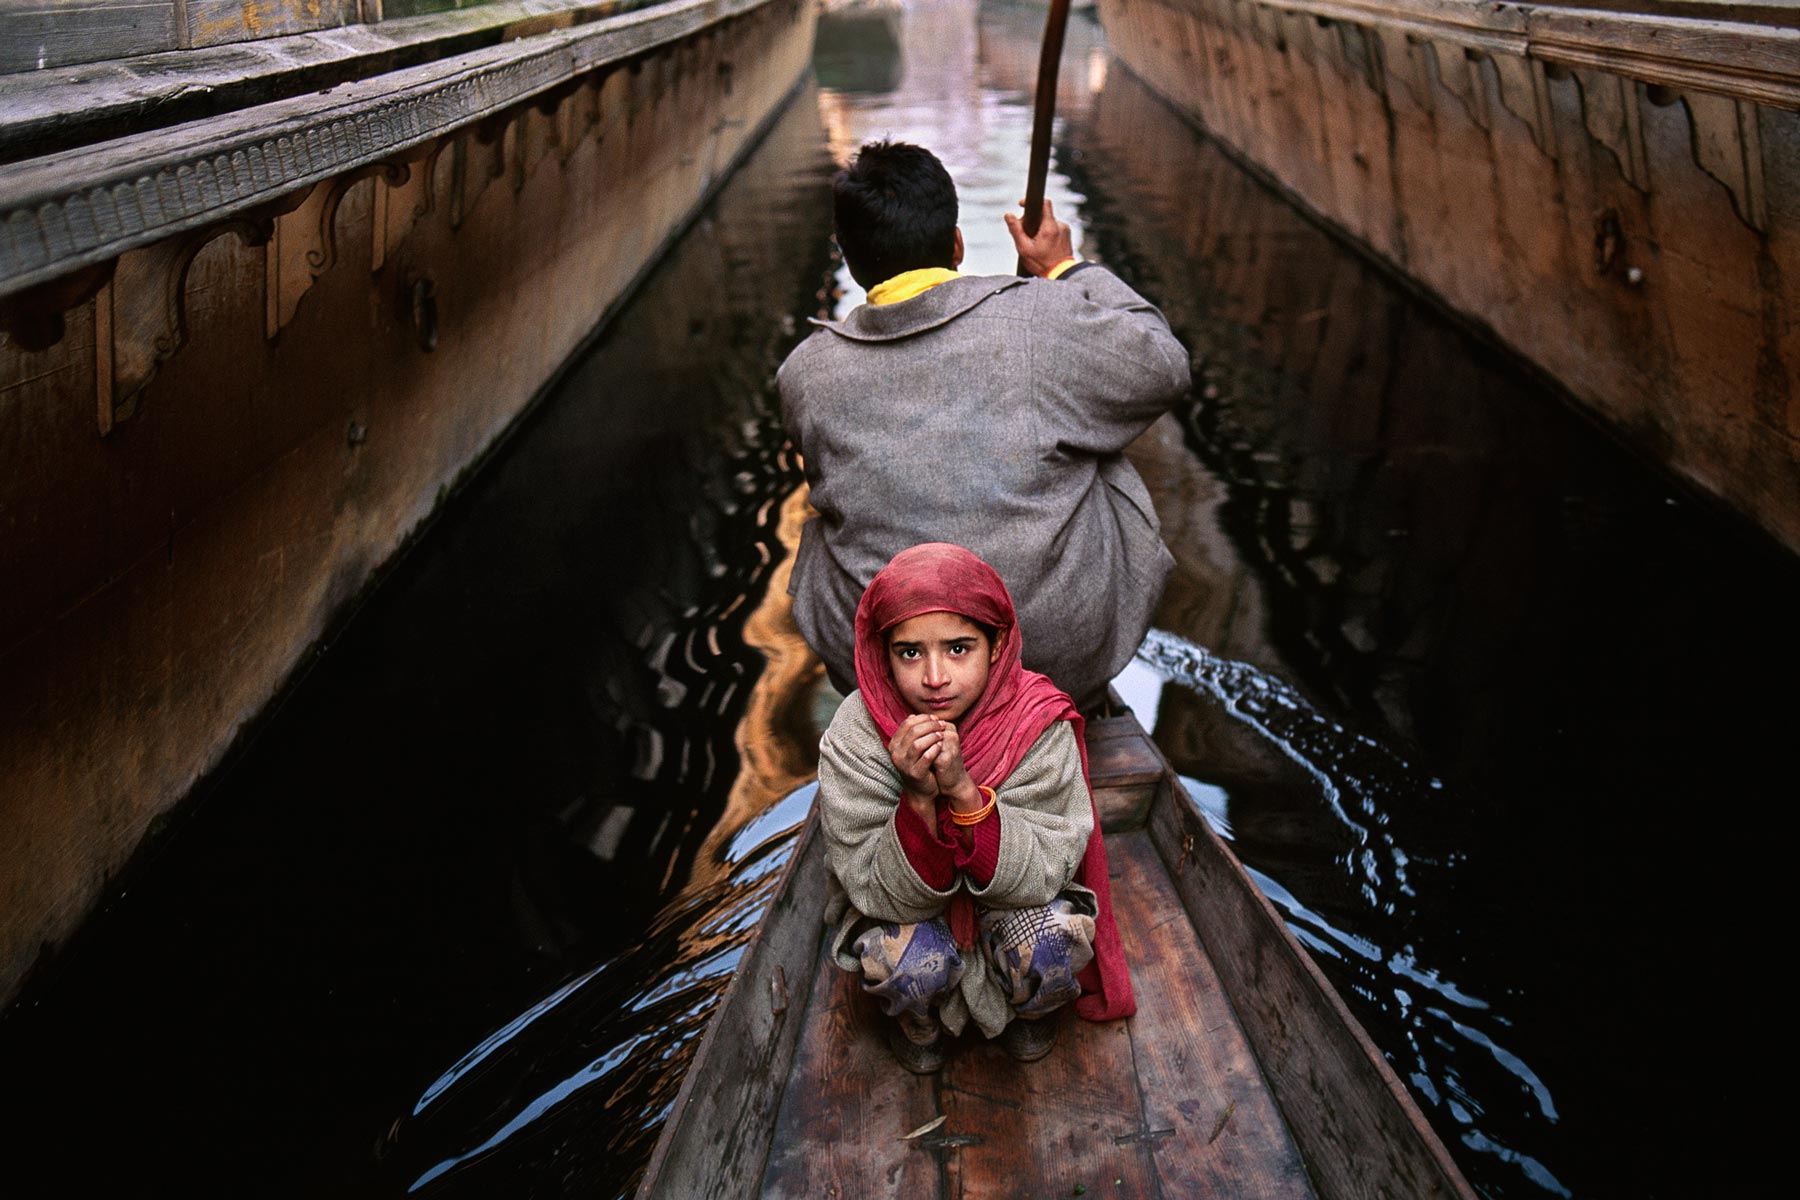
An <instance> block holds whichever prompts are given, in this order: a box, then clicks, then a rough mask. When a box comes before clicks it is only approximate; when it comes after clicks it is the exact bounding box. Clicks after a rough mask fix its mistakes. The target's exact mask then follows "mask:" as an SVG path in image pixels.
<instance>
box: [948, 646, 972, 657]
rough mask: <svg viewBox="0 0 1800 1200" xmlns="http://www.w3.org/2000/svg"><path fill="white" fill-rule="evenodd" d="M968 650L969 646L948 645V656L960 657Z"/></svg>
mask: <svg viewBox="0 0 1800 1200" xmlns="http://www.w3.org/2000/svg"><path fill="white" fill-rule="evenodd" d="M968 652H969V648H968V647H967V646H952V647H950V657H951V658H961V657H962V656H963V655H965V654H967V653H968Z"/></svg>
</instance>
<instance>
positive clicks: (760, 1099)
mask: <svg viewBox="0 0 1800 1200" xmlns="http://www.w3.org/2000/svg"><path fill="white" fill-rule="evenodd" d="M822 841H823V839H821V838H820V837H819V835H818V818H817V817H816V816H809V817H808V818H807V821H806V825H805V827H804V828H803V829H802V830H801V833H800V839H799V841H798V843H797V844H796V845H795V847H794V857H793V859H792V860H791V861H790V862H789V864H788V867H787V869H786V872H785V874H784V875H783V877H782V880H781V883H780V884H779V885H778V886H777V888H776V892H775V899H774V901H773V902H772V903H771V904H770V905H769V911H768V914H767V915H766V916H764V918H763V922H762V925H761V926H760V927H759V928H758V929H757V931H756V933H755V934H754V935H753V937H752V938H751V941H750V944H749V945H748V946H747V947H746V948H745V950H744V957H743V959H742V961H741V964H740V966H739V967H738V971H737V974H735V975H734V976H732V980H731V985H730V987H729V988H727V989H726V992H725V998H724V1000H723V1001H721V1002H720V1005H719V1011H718V1014H717V1015H716V1016H714V1017H713V1021H712V1025H711V1027H710V1028H708V1030H707V1034H706V1040H705V1042H704V1043H703V1044H702V1045H701V1047H700V1052H699V1053H698V1054H697V1055H695V1057H694V1061H693V1064H692V1065H691V1066H690V1067H689V1068H688V1073H687V1076H686V1077H685V1078H684V1079H683V1080H682V1082H681V1091H680V1092H679V1093H678V1094H677V1095H676V1097H675V1104H674V1107H673V1108H671V1109H670V1112H669V1118H668V1120H669V1127H670V1130H671V1134H670V1136H668V1137H666V1138H664V1139H662V1140H660V1141H658V1142H657V1145H656V1151H655V1153H654V1154H653V1155H652V1156H651V1159H650V1166H649V1167H648V1168H647V1169H646V1171H645V1172H644V1180H643V1183H642V1185H641V1186H640V1188H639V1190H638V1195H639V1196H643V1197H650V1196H670V1197H687V1196H713V1197H729V1196H749V1195H753V1194H754V1193H755V1189H756V1186H757V1181H758V1180H759V1179H760V1178H761V1176H762V1171H763V1163H764V1159H765V1158H766V1156H767V1155H768V1151H769V1135H770V1132H771V1130H772V1129H773V1128H774V1125H775V1118H776V1112H777V1110H778V1107H779V1105H780V1103H781V1097H782V1089H783V1087H784V1086H785V1085H786V1083H787V1078H788V1073H789V1070H790V1068H791V1066H792V1064H793V1061H794V1052H795V1048H796V1046H797V1045H798V1043H799V1040H800V1033H801V1030H802V1029H803V1028H804V1026H805V1024H806V1020H807V1013H806V1011H805V1008H806V1006H805V997H806V995H807V988H808V983H809V981H811V979H812V978H813V975H814V971H815V968H816V967H817V966H818V958H819V947H820V938H819V936H818V928H819V914H820V913H821V912H823V911H824V908H825V851H824V846H823V845H822Z"/></svg>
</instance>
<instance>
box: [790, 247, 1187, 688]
mask: <svg viewBox="0 0 1800 1200" xmlns="http://www.w3.org/2000/svg"><path fill="white" fill-rule="evenodd" d="M780 382H781V393H782V405H783V410H784V413H785V415H786V417H787V423H788V429H789V432H790V434H791V436H792V437H793V438H794V441H795V444H796V446H797V447H798V448H799V449H800V451H801V453H802V455H803V456H804V458H805V460H806V473H807V478H808V480H809V481H810V482H811V484H812V489H813V490H812V502H813V505H814V506H815V507H816V508H817V509H818V510H819V514H820V516H819V519H818V520H815V521H812V522H809V523H808V525H807V528H806V532H805V535H804V538H803V541H802V545H801V549H800V555H799V558H798V561H797V562H796V564H795V569H794V573H793V583H792V585H791V590H792V591H793V593H794V598H795V618H796V620H797V621H798V622H799V625H800V629H801V632H802V633H803V634H804V635H805V636H806V639H807V641H808V642H809V643H811V644H812V645H813V646H814V647H815V648H816V649H818V650H819V652H820V654H821V655H822V657H824V658H825V660H826V663H827V666H828V667H830V669H831V670H832V673H833V675H834V677H835V679H836V680H837V681H838V682H839V684H840V686H841V685H842V684H844V683H845V682H847V681H848V680H849V679H850V678H852V677H853V675H854V670H853V666H852V663H851V650H850V647H851V624H852V618H853V615H854V613H855V609H856V602H857V599H858V598H859V597H860V596H861V593H862V588H863V587H864V585H866V584H867V582H868V580H869V579H871V578H873V577H874V575H875V573H876V572H877V571H878V570H880V569H881V567H882V566H883V565H884V564H885V563H886V562H887V561H888V559H889V558H891V557H892V556H893V555H894V554H896V553H898V552H899V551H900V550H903V549H905V548H906V547H908V546H911V545H914V544H916V543H918V542H922V541H947V542H954V543H956V544H958V545H961V546H965V547H967V548H968V549H970V550H973V551H974V552H975V553H976V554H978V555H980V556H981V557H982V558H984V559H986V560H988V561H989V562H990V563H992V564H993V565H994V566H995V567H996V568H997V569H998V570H999V571H1000V573H1001V575H1002V577H1004V578H1005V580H1006V582H1007V585H1008V587H1009V588H1010V589H1011V590H1012V592H1013V595H1014V596H1015V598H1016V599H1017V601H1018V606H1019V617H1020V622H1021V625H1022V627H1023V631H1024V646H1025V655H1026V660H1027V663H1028V665H1030V666H1032V667H1033V668H1034V669H1037V670H1042V671H1044V672H1045V673H1046V674H1048V675H1050V677H1051V678H1052V679H1054V680H1055V681H1056V682H1057V683H1058V684H1059V685H1060V686H1062V687H1064V688H1065V689H1067V690H1068V691H1070V692H1071V693H1072V694H1074V695H1075V696H1076V697H1077V698H1078V699H1079V700H1082V701H1084V702H1086V701H1089V700H1092V699H1094V698H1095V697H1096V696H1097V695H1098V694H1099V693H1100V692H1102V691H1103V690H1104V688H1105V685H1106V682H1107V681H1108V680H1109V679H1110V678H1111V677H1112V675H1113V674H1115V673H1116V672H1117V670H1118V669H1119V668H1120V667H1122V666H1123V665H1124V663H1125V662H1126V661H1127V660H1128V659H1129V658H1130V656H1131V654H1132V653H1133V651H1135V650H1136V648H1137V645H1138V642H1139V641H1140V640H1141V639H1142V636H1143V633H1144V630H1145V628H1147V626H1148V623H1149V618H1150V612H1151V609H1152V608H1153V607H1154V605H1155V602H1156V599H1157V597H1158V595H1159V594H1160V592H1161V590H1162V585H1163V582H1164V580H1165V579H1166V577H1167V575H1168V571H1169V568H1170V565H1171V560H1170V558H1169V554H1168V551H1167V550H1166V549H1165V548H1164V547H1163V545H1162V542H1161V539H1160V537H1159V535H1158V526H1157V522H1156V516H1155V512H1154V509H1153V508H1152V506H1151V503H1150V498H1149V494H1148V492H1147V491H1146V490H1145V489H1144V486H1143V483H1142V481H1140V480H1139V479H1138V477H1137V474H1136V472H1134V471H1133V470H1132V469H1131V467H1130V466H1129V465H1128V464H1126V463H1125V462H1124V460H1123V459H1122V458H1121V457H1120V451H1122V450H1123V449H1124V447H1125V446H1126V445H1127V444H1129V443H1130V441H1131V440H1132V439H1133V438H1135V437H1136V436H1137V435H1138V434H1139V433H1141V432H1142V431H1143V430H1144V428H1145V427H1147V426H1148V425H1149V424H1150V422H1151V421H1153V420H1155V419H1156V417H1157V416H1158V415H1160V414H1161V413H1162V412H1164V411H1166V410H1167V409H1168V408H1169V407H1170V406H1171V405H1172V404H1173V403H1174V401H1175V400H1176V399H1178V398H1179V397H1180V396H1181V395H1182V394H1183V393H1184V392H1185V391H1186V388H1187V385H1188V364H1187V356H1186V353H1185V351H1183V350H1182V348H1181V345H1180V343H1179V342H1177V341H1176V340H1175V338H1174V336H1173V335H1172V334H1171V333H1170V332H1169V329H1168V325H1167V323H1166V322H1165V321H1164V320H1163V318H1162V315H1161V314H1160V313H1158V312H1157V311H1156V310H1155V309H1154V308H1153V307H1151V306H1150V305H1149V304H1147V303H1145V302H1144V301H1143V300H1142V298H1140V297H1139V296H1138V295H1137V294H1136V293H1135V292H1133V291H1131V289H1130V288H1128V287H1126V286H1125V285H1124V284H1123V283H1122V282H1120V281H1119V280H1118V279H1117V278H1116V277H1114V276H1113V275H1112V274H1111V273H1110V272H1107V271H1106V270H1104V269H1102V268H1099V267H1094V266H1084V267H1079V268H1077V269H1076V270H1074V271H1071V272H1069V273H1068V274H1066V275H1065V276H1064V277H1063V278H1062V279H1059V280H1056V281H1049V280H1026V279H1018V278H1014V277H1011V276H964V277H959V278H954V279H951V280H949V281H948V282H945V283H941V284H939V285H937V286H935V287H933V288H931V289H930V290H929V291H926V292H924V293H923V294H922V295H919V296H916V297H914V298H913V299H910V300H906V301H903V302H901V303H897V304H891V305H885V306H875V305H864V306H862V307H860V308H858V309H857V310H856V311H855V312H854V313H852V314H851V315H850V317H849V318H847V319H846V320H845V321H843V322H841V323H839V322H834V323H828V324H826V326H825V328H823V329H821V330H820V331H819V332H816V333H814V334H813V336H812V337H811V338H809V339H807V341H806V342H805V343H803V344H802V345H801V346H800V347H799V348H798V349H797V350H795V352H794V353H793V354H792V355H791V356H790V357H789V359H788V361H787V362H786V363H784V364H783V366H782V370H781V375H780Z"/></svg>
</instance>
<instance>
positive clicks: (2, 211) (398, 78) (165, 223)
mask: <svg viewBox="0 0 1800 1200" xmlns="http://www.w3.org/2000/svg"><path fill="white" fill-rule="evenodd" d="M766 3H769V0H678V2H676V3H670V4H664V5H659V6H657V7H655V8H652V9H647V10H644V11H642V12H636V13H629V14H625V15H623V16H619V17H613V18H609V19H607V20H602V21H596V22H593V23H591V24H587V25H582V26H578V27H576V28H573V29H569V30H563V31H558V32H553V33H549V34H545V35H543V36H542V37H538V38H529V39H525V40H521V41H515V42H508V43H505V44H503V45H500V46H495V47H491V48H489V49H486V50H481V51H476V52H473V53H470V54H464V55H459V56H456V57H454V58H451V59H448V60H446V61H443V62H435V63H431V64H428V65H426V66H422V67H417V68H413V69H410V70H406V71H397V72H393V73H391V74H388V75H383V76H380V77H378V78H376V79H370V80H361V81H357V82H352V83H347V84H344V85H342V86H341V87H338V88H335V89H331V90H330V91H329V92H328V94H314V95H307V96H302V97H295V98H293V99H290V100H284V101H278V102H276V103H273V104H268V105H263V106H261V107H258V108H256V109H251V110H248V111H243V112H235V113H229V114H225V115H223V116H219V117H216V118H212V119H210V120H204V121H196V122H192V123H190V124H188V125H183V126H181V127H179V128H178V129H173V130H166V131H162V132H159V133H154V134H149V135H146V136H144V137H142V138H128V139H123V140H121V141H117V142H110V143H105V144H103V145H100V146H95V147H90V148H83V149H79V150H71V151H67V152H64V153H62V154H54V155H48V156H45V157H43V158H39V159H34V160H32V161H30V162H26V163H20V164H17V165H15V166H12V167H8V168H6V169H5V170H4V171H0V296H3V295H9V294H11V293H13V292H15V291H20V290H22V289H24V288H26V287H29V286H31V285H32V284H34V283H40V282H43V281H45V280H48V279H52V278H55V277H56V276H57V275H61V274H66V273H67V272H69V271H71V270H74V269H77V268H80V267H83V266H87V265H90V264H92V263H95V262H99V261H102V260H104V259H107V258H111V257H114V256H116V255H118V254H120V253H122V252H124V251H125V250H129V249H133V248H135V247H137V246H140V245H144V244H146V243H148V242H151V241H154V240H156V239H157V238H160V237H167V236H169V235H171V234H174V233H180V232H184V231H186V230H188V229H192V228H196V227H198V226H200V225H204V224H209V223H212V222H214V221H218V220H221V219H223V218H225V217H228V216H232V215H235V214H236V213H238V212H241V211H242V210H244V209H246V208H249V207H252V206H254V205H256V204H258V203H261V202H263V201H265V200H269V199H273V198H274V197H276V196H279V195H282V194H285V193H287V192H291V191H293V190H295V189H296V188H299V187H305V186H310V185H311V184H313V183H316V182H318V181H320V180H322V179H326V178H329V177H331V176H334V175H341V174H343V173H345V172H347V171H352V170H355V169H357V168H359V167H362V166H366V165H368V164H370V163H373V162H376V161H379V160H381V159H383V158H387V157H391V156H394V155H396V154H399V153H401V152H403V151H406V150H408V149H410V148H412V147H414V146H418V145H420V144H422V143H425V142H427V141H430V140H431V139H432V138H434V137H438V136H440V135H442V134H444V133H447V132H449V131H451V130H454V129H457V128H459V127H461V126H463V125H467V124H470V123H472V122H474V121H477V120H480V119H483V118H486V117H491V116H494V115H495V114H498V113H500V112H502V111H503V110H505V109H506V108H509V107H511V106H513V105H515V104H518V103H521V102H523V101H526V100H529V99H531V98H532V97H534V96H536V95H538V94H540V93H542V92H544V91H546V90H548V89H550V88H553V87H555V86H557V85H558V84H562V83H564V82H567V81H568V80H570V79H572V78H574V77H576V76H579V75H582V74H585V73H587V72H589V71H592V70H595V69H596V68H599V67H602V66H604V65H606V64H608V63H612V62H616V61H620V60H622V59H625V58H629V57H631V56H633V55H636V54H641V53H642V52H644V51H645V50H648V49H651V48H653V47H656V46H660V45H663V44H666V43H669V42H674V41H678V40H680V39H682V38H684V37H687V36H689V35H691V34H693V33H695V32H697V31H699V30H700V29H702V28H705V27H706V26H708V25H712V24H715V23H717V22H719V21H722V20H725V19H727V18H729V17H732V16H735V15H738V14H741V13H746V12H749V11H752V10H754V9H756V8H759V7H761V6H762V5H764V4H766Z"/></svg>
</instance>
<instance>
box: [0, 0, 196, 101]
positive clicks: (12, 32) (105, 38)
mask: <svg viewBox="0 0 1800 1200" xmlns="http://www.w3.org/2000/svg"><path fill="white" fill-rule="evenodd" d="M176 45H177V37H176V29H175V0H60V2H58V0H0V75H6V74H10V73H12V72H15V71H39V70H43V69H44V68H46V67H61V66H66V65H69V64H72V63H86V62H95V61H97V60H99V59H104V58H123V57H125V56H126V55H130V54H153V53H155V52H156V51H159V50H173V49H174V48H175V47H176ZM11 89H12V84H11V82H10V81H9V82H8V83H7V90H8V91H9V92H10V91H11ZM10 99H11V97H10V96H9V97H8V100H9V103H10Z"/></svg>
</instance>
